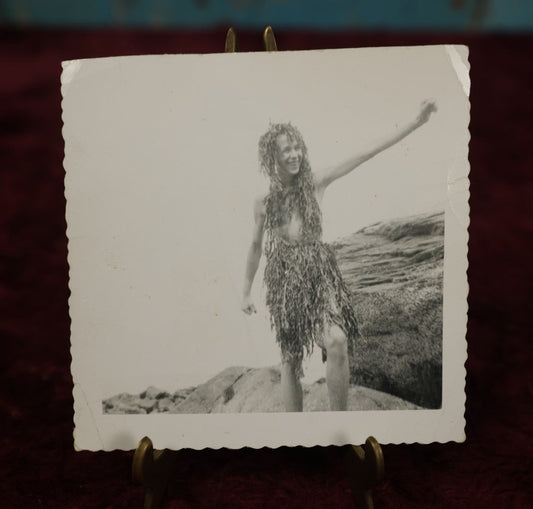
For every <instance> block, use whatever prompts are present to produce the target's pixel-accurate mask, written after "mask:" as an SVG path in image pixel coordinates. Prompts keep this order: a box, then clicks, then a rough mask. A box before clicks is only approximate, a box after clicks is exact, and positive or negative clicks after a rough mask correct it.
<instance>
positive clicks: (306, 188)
mask: <svg viewBox="0 0 533 509" xmlns="http://www.w3.org/2000/svg"><path fill="white" fill-rule="evenodd" d="M283 134H284V135H286V136H287V138H288V140H289V141H290V142H294V141H296V143H297V144H298V145H299V147H300V149H301V151H302V162H301V166H300V171H299V172H298V175H297V177H296V179H295V181H294V182H293V183H291V184H290V185H285V186H284V185H283V184H282V182H281V180H280V178H279V176H278V171H277V157H278V154H277V151H278V146H277V138H278V136H280V135H283ZM259 165H260V169H261V171H262V172H263V173H264V174H265V175H266V176H267V177H268V178H269V179H270V192H269V194H268V196H267V198H266V217H267V218H266V227H267V230H269V231H271V230H272V229H273V228H277V227H280V226H282V225H283V224H285V223H286V222H287V221H288V220H289V218H290V217H291V216H292V214H293V213H294V212H295V211H298V212H299V214H300V216H301V219H302V234H303V238H304V239H305V240H317V239H319V238H320V237H321V236H322V213H321V211H320V207H319V205H318V201H317V199H316V195H315V185H314V182H313V174H312V171H311V165H310V164H309V158H308V155H307V147H306V145H305V143H304V140H303V137H302V135H301V134H300V131H299V130H298V129H297V128H296V127H294V126H293V125H292V124H290V123H287V124H270V127H269V129H268V131H267V132H266V133H265V134H263V136H261V138H260V139H259Z"/></svg>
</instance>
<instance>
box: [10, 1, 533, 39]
mask: <svg viewBox="0 0 533 509" xmlns="http://www.w3.org/2000/svg"><path fill="white" fill-rule="evenodd" d="M0 22H1V23H2V24H3V25H16V26H28V25H29V26H87V27H110V26H127V27H180V28H209V27H214V26H229V25H234V26H238V27H242V28H254V29H255V28H261V27H264V26H265V25H267V24H271V25H272V26H274V27H276V28H278V29H286V28H312V29H319V30H332V29H339V30H349V29H363V30H365V29H367V30H370V29H385V30H386V29H394V30H453V31H465V30H482V31H486V30H502V31H514V30H515V31H524V30H526V31H528V30H531V29H533V0H434V1H432V2H424V1H422V0H397V1H387V0H374V1H372V0H351V1H350V0H330V1H328V2H326V1H324V0H218V1H216V0H176V1H172V0H153V1H149V0H110V1H109V0H93V1H91V2H85V1H80V0H71V1H68V0H47V1H42V0H41V1H40V0H0Z"/></svg>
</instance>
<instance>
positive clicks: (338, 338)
mask: <svg viewBox="0 0 533 509" xmlns="http://www.w3.org/2000/svg"><path fill="white" fill-rule="evenodd" d="M324 346H325V347H326V351H327V353H328V357H329V356H330V355H346V354H347V347H348V339H347V337H346V334H345V333H344V331H343V330H342V329H341V328H340V327H339V326H338V325H333V326H331V327H330V329H329V331H328V334H327V335H326V337H325V338H324Z"/></svg>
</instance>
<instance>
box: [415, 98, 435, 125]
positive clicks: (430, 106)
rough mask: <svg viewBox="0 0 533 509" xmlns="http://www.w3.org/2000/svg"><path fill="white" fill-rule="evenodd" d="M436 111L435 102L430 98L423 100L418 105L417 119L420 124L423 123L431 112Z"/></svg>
mask: <svg viewBox="0 0 533 509" xmlns="http://www.w3.org/2000/svg"><path fill="white" fill-rule="evenodd" d="M436 111H437V104H436V102H435V101H434V100H432V99H427V100H425V101H424V102H423V103H422V104H421V105H420V113H419V114H418V117H417V121H418V123H419V124H420V125H422V124H425V123H426V122H427V121H428V120H429V117H431V114H432V113H435V112H436Z"/></svg>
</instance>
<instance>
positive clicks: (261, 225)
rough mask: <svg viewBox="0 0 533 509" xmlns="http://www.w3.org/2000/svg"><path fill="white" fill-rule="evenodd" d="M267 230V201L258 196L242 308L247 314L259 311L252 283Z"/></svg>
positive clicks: (247, 260) (247, 259)
mask: <svg viewBox="0 0 533 509" xmlns="http://www.w3.org/2000/svg"><path fill="white" fill-rule="evenodd" d="M264 231H265V201H264V197H260V198H258V199H257V200H256V201H255V203H254V231H253V236H252V243H251V244H250V247H249V249H248V256H247V258H246V269H245V274H244V287H243V292H242V293H243V297H242V305H241V309H242V310H243V311H244V312H245V313H246V314H247V315H251V314H252V313H257V310H256V308H255V305H254V303H253V300H252V297H251V291H252V284H253V282H254V277H255V274H256V272H257V267H259V261H260V260H261V254H262V253H263V235H264Z"/></svg>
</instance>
